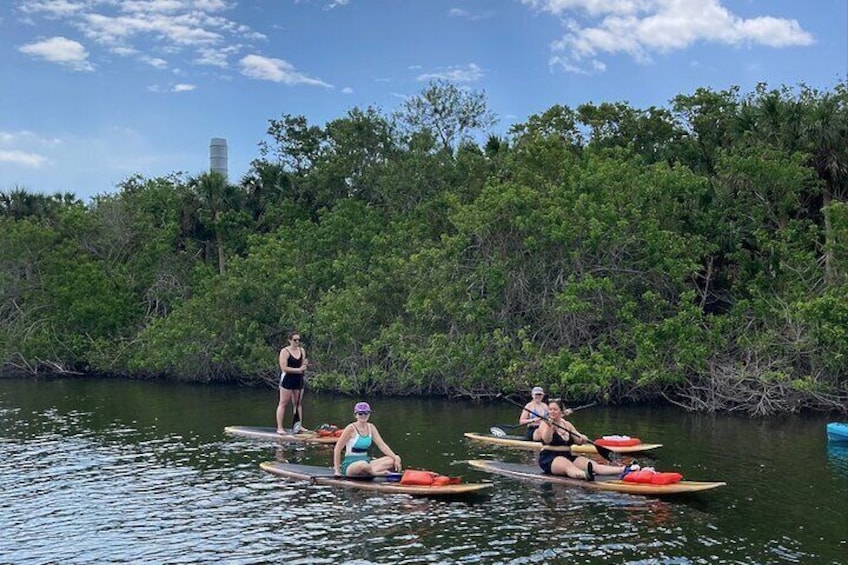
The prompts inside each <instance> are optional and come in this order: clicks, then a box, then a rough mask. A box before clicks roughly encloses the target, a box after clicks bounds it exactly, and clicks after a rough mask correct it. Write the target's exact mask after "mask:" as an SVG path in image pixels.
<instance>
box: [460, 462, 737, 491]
mask: <svg viewBox="0 0 848 565" xmlns="http://www.w3.org/2000/svg"><path fill="white" fill-rule="evenodd" d="M468 464H469V465H471V466H472V467H474V468H475V469H479V470H481V471H485V472H487V473H494V474H496V475H504V476H507V477H512V478H515V479H521V480H528V481H536V482H541V483H551V484H558V485H568V486H575V487H581V488H585V489H591V490H601V491H614V492H624V493H628V494H641V495H651V496H661V495H668V494H684V493H690V492H700V491H704V490H710V489H714V488H718V487H721V486H725V485H726V484H727V483H720V482H701V481H680V482H679V483H673V484H670V485H648V484H644V483H628V482H627V481H622V480H620V479H618V478H605V477H603V476H596V477H595V480H594V481H584V480H580V479H572V478H569V477H562V476H560V475H546V474H544V473H543V472H542V470H541V469H539V467H538V466H537V465H522V464H520V463H505V462H503V461H487V460H483V459H473V460H471V461H468Z"/></svg>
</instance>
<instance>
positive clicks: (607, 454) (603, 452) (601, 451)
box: [498, 394, 614, 460]
mask: <svg viewBox="0 0 848 565" xmlns="http://www.w3.org/2000/svg"><path fill="white" fill-rule="evenodd" d="M498 396H501V395H500V394H499V395H498ZM501 398H503V399H504V400H506V401H507V402H509V403H510V404H513V405H515V406H518V407H519V408H521V409H522V410H524V411H525V412H530V413H531V414H533V413H534V412H532V411H531V410H528V409H527V408H525V407H524V406H522V405H521V404H519V403H518V402H516V401H514V400H513V399H511V398H509V397H507V396H501ZM593 404H594V403H593ZM589 406H592V404H587V405H586V406H581V407H580V408H588V407H589ZM580 408H578V410H579V409H580ZM571 412H572V413H573V412H574V410H572V411H571ZM545 421H547V422H548V423H549V424H550V425H552V426H553V427H555V428H559V429H561V430H562V431H564V432H567V433H568V435H570V436H573V437H576V438H580V439H581V440H583V441H585V442H586V443H588V444H590V445H594V446H595V449H597V450H598V455H600V456H601V457H603V458H604V459H608V460H609V459H612V454H613V453H614V451H612V450H609V449H607V448H606V447H604V446H602V445H598V444H597V443H595V442H594V441H592V440H591V439H588V438H584V437H583V436H582V435H578V434H575V433H574V432H572V431H571V430H569V429H568V428H566V427H563V426H560V425H559V424H556V423H554V422H551V421H550V420H548V419H547V418H546V419H545Z"/></svg>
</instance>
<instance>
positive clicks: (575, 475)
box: [551, 456, 588, 479]
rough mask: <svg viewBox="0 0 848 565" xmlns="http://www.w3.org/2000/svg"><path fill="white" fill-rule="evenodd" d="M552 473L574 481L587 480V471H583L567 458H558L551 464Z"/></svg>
mask: <svg viewBox="0 0 848 565" xmlns="http://www.w3.org/2000/svg"><path fill="white" fill-rule="evenodd" d="M551 473H553V474H554V475H564V476H566V477H570V478H572V479H586V478H588V476H587V475H586V469H585V468H584V469H581V468H580V467H578V466H577V465H575V464H574V463H572V462H571V461H569V460H568V459H567V458H565V457H562V456H560V457H556V458H555V459H554V460H553V463H551Z"/></svg>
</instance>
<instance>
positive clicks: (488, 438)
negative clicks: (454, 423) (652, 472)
mask: <svg viewBox="0 0 848 565" xmlns="http://www.w3.org/2000/svg"><path fill="white" fill-rule="evenodd" d="M465 437H467V438H468V439H470V440H472V441H479V442H482V443H488V444H489V445H500V446H503V447H515V448H518V449H530V450H535V451H538V450H539V449H541V448H542V442H540V441H530V440H526V439H524V436H506V437H498V436H495V435H492V434H477V433H474V432H466V433H465ZM604 447H606V448H607V449H609V450H610V451H613V452H615V453H638V452H640V451H650V450H652V449H657V448H660V447H662V444H661V443H639V444H636V445H605V446H604ZM571 452H572V453H578V454H581V455H583V454H591V453H597V452H598V450H597V449H595V446H594V445H591V444H588V443H585V444H583V445H572V446H571Z"/></svg>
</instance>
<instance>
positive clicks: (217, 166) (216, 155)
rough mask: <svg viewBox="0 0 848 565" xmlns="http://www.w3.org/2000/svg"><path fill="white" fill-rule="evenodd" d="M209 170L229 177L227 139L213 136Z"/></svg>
mask: <svg viewBox="0 0 848 565" xmlns="http://www.w3.org/2000/svg"><path fill="white" fill-rule="evenodd" d="M209 170H210V171H211V172H213V173H221V174H222V175H224V178H227V140H226V139H224V138H222V137H213V138H212V141H210V142H209Z"/></svg>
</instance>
